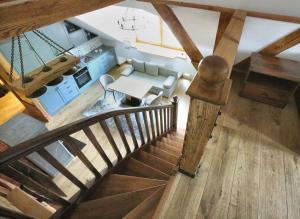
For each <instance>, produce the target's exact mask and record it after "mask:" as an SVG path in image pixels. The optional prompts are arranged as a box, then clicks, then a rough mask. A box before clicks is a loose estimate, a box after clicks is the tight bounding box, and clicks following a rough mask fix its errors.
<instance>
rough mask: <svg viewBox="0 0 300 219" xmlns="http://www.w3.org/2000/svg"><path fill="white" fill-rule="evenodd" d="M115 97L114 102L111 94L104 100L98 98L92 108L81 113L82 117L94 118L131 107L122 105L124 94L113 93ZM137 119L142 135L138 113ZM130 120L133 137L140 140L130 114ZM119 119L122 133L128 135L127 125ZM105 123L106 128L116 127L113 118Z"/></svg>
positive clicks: (120, 117) (122, 117) (123, 119)
mask: <svg viewBox="0 0 300 219" xmlns="http://www.w3.org/2000/svg"><path fill="white" fill-rule="evenodd" d="M115 97H116V101H115V100H114V98H113V95H112V93H111V92H109V93H107V95H106V98H104V96H102V97H100V98H99V99H98V100H97V102H96V103H95V104H94V105H93V106H91V107H90V108H88V109H87V110H85V111H84V112H83V115H84V116H86V117H88V116H94V115H97V114H101V113H104V112H108V111H111V110H115V109H122V108H128V107H131V106H128V105H124V104H122V102H121V100H122V98H123V97H124V94H122V93H119V92H115ZM139 117H140V121H141V125H142V128H143V133H144V120H143V117H142V113H139ZM130 118H131V121H132V126H133V129H134V133H135V136H136V138H137V139H138V140H140V139H141V137H140V135H139V131H138V126H137V123H136V119H135V115H134V114H133V113H130ZM119 119H120V122H121V126H122V129H123V131H124V133H125V134H128V135H130V130H129V127H128V125H127V122H126V118H125V116H119ZM105 121H106V124H107V126H108V127H111V128H115V127H116V124H115V122H114V120H113V118H110V119H106V120H105ZM149 122H150V121H149ZM144 135H145V133H144Z"/></svg>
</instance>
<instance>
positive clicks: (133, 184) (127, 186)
mask: <svg viewBox="0 0 300 219" xmlns="http://www.w3.org/2000/svg"><path fill="white" fill-rule="evenodd" d="M167 182H168V181H166V180H158V179H149V178H144V177H137V176H128V175H121V174H111V175H109V176H108V177H107V178H106V179H104V180H103V182H101V184H100V185H99V186H98V188H96V189H95V191H93V194H91V195H90V196H89V197H88V198H87V199H86V200H93V199H97V198H102V197H105V196H111V195H117V194H121V193H126V192H132V191H136V190H141V189H146V188H149V187H153V186H159V185H166V184H167Z"/></svg>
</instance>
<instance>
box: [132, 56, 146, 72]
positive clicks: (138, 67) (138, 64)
mask: <svg viewBox="0 0 300 219" xmlns="http://www.w3.org/2000/svg"><path fill="white" fill-rule="evenodd" d="M132 66H133V68H134V70H135V71H139V72H145V62H142V61H139V60H136V59H132Z"/></svg>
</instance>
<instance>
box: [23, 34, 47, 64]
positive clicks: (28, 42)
mask: <svg viewBox="0 0 300 219" xmlns="http://www.w3.org/2000/svg"><path fill="white" fill-rule="evenodd" d="M23 36H24V38H25V39H26V41H27V44H28V46H29V47H30V49H31V50H32V51H33V52H34V53H35V55H36V56H37V57H38V59H39V60H40V61H41V62H42V63H43V65H44V66H46V63H45V62H44V60H43V59H42V57H41V56H40V55H39V54H38V53H37V51H36V50H35V49H34V47H33V46H32V44H31V43H30V41H29V39H28V38H27V36H26V35H25V33H24V34H23Z"/></svg>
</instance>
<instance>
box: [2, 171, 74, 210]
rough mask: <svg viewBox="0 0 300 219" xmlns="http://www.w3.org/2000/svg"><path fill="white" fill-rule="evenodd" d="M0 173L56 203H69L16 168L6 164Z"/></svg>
mask: <svg viewBox="0 0 300 219" xmlns="http://www.w3.org/2000/svg"><path fill="white" fill-rule="evenodd" d="M1 173H3V174H5V175H6V176H8V177H10V178H12V179H14V180H16V181H18V182H20V183H21V184H23V185H25V186H27V187H28V188H30V189H32V190H34V191H36V192H38V193H40V194H42V195H44V196H46V197H47V198H49V199H51V200H53V201H54V202H56V203H57V204H61V205H69V204H70V203H69V202H68V201H66V200H65V199H63V198H61V197H60V196H59V195H57V194H56V193H53V192H52V191H49V190H48V188H45V187H43V186H42V185H40V184H39V183H37V182H36V181H34V180H32V179H31V178H29V177H28V176H26V175H24V174H23V173H21V172H20V171H18V170H16V169H15V168H13V167H10V166H6V167H2V168H1Z"/></svg>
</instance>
